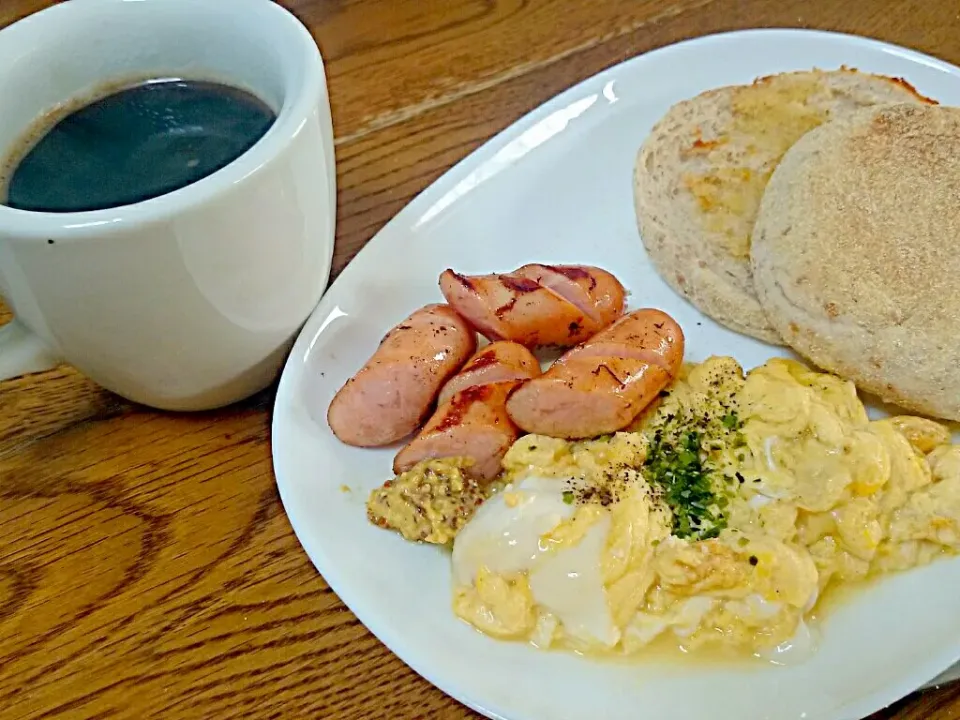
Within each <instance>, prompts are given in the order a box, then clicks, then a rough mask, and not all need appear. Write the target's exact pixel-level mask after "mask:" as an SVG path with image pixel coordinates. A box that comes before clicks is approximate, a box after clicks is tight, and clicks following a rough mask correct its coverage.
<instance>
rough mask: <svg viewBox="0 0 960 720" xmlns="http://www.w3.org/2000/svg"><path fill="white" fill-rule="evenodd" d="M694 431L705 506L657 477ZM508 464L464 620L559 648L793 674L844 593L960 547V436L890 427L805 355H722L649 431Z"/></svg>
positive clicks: (469, 569)
mask: <svg viewBox="0 0 960 720" xmlns="http://www.w3.org/2000/svg"><path fill="white" fill-rule="evenodd" d="M691 424H693V425H694V426H695V427H696V432H697V437H698V438H699V442H700V445H699V446H698V447H700V452H699V455H698V459H697V462H696V463H695V464H694V465H695V466H696V467H697V468H698V472H699V471H701V470H702V473H701V475H700V477H702V479H703V480H704V482H702V483H700V490H701V492H700V495H697V494H696V493H694V495H695V496H697V497H698V498H699V500H698V501H697V502H698V508H699V507H701V506H702V508H703V509H702V510H701V509H695V510H693V511H692V510H691V509H690V508H689V507H685V506H684V507H682V505H683V503H684V502H686V500H684V499H683V498H682V497H681V495H682V492H681V490H682V486H676V488H679V489H676V488H675V490H674V491H673V492H672V494H671V493H670V492H667V491H666V490H665V488H666V487H668V486H667V485H665V484H664V483H666V482H668V481H669V478H670V477H674V475H673V474H672V473H671V472H670V471H669V468H670V467H672V466H671V465H670V464H669V463H663V462H661V463H659V464H658V463H657V462H656V460H657V457H658V456H663V452H664V451H663V448H664V447H666V446H668V445H669V442H672V440H669V439H670V438H674V437H680V438H685V437H687V436H686V434H685V433H686V432H687V430H689V427H690V426H691ZM664 438H667V439H664ZM687 460H689V458H687ZM504 465H505V475H504V478H503V480H504V482H506V483H508V485H507V486H506V488H505V489H504V491H503V492H502V493H500V495H499V496H498V497H495V498H492V499H491V500H490V501H488V502H487V503H485V504H484V506H482V507H481V508H480V509H479V510H478V512H477V515H476V516H475V517H474V518H473V519H472V520H470V521H469V522H467V523H466V525H465V526H464V527H463V529H462V530H461V531H460V533H459V534H458V535H457V537H456V540H455V542H454V550H453V566H454V567H453V569H454V590H453V609H454V612H455V613H456V614H457V615H458V616H459V617H461V618H462V619H464V620H465V621H467V622H468V623H470V624H471V625H473V626H474V627H476V628H478V629H479V630H481V631H483V632H485V633H487V634H489V635H491V636H494V637H497V638H501V639H509V640H522V641H527V642H531V643H533V644H535V645H536V646H538V647H541V648H544V649H560V650H574V651H577V652H583V653H589V654H593V655H600V656H607V657H622V656H630V655H634V654H645V653H648V652H650V651H651V649H654V648H660V651H661V652H662V649H663V648H664V647H667V646H672V647H680V648H682V649H683V650H684V651H685V652H691V653H694V651H696V652H698V653H700V654H702V653H703V651H704V650H706V651H707V652H708V653H709V652H711V648H712V649H713V650H712V651H716V650H718V649H721V650H724V651H725V650H726V649H734V650H736V651H737V652H740V653H741V654H746V655H750V654H754V655H757V656H759V657H763V658H765V659H767V660H771V661H775V662H781V661H783V662H788V661H789V660H790V659H791V658H797V657H800V658H802V657H803V656H804V655H805V654H806V653H808V652H810V651H811V650H813V649H814V648H815V645H816V638H815V632H814V631H813V630H812V627H811V626H812V625H813V623H812V619H813V618H814V617H815V615H816V613H817V612H818V609H819V608H820V604H819V603H820V599H821V598H823V597H825V596H829V595H831V594H833V593H834V592H835V590H834V589H835V588H842V587H846V586H853V585H855V584H861V583H863V582H864V581H865V580H868V579H869V578H872V577H877V576H880V575H882V574H884V573H888V572H892V571H897V570H904V569H908V568H912V567H916V566H918V565H922V564H925V563H928V562H930V561H932V560H934V559H935V558H937V557H939V556H941V555H944V554H949V553H953V552H955V551H956V550H957V549H958V548H960V446H953V445H951V444H950V434H949V432H948V431H947V430H946V429H945V428H943V427H942V426H940V425H938V424H937V423H934V422H932V421H928V420H924V419H921V418H910V417H902V418H893V419H886V420H880V421H870V420H869V419H868V418H867V415H866V411H865V409H864V407H863V405H862V403H861V402H860V400H859V399H858V398H857V395H856V392H855V389H854V387H853V385H852V384H851V383H848V382H845V381H842V380H840V379H838V378H836V377H834V376H830V375H826V374H822V373H817V372H813V371H811V370H809V369H807V368H806V367H804V366H802V365H800V364H799V363H796V362H793V361H788V360H780V359H775V360H771V361H769V362H767V363H766V364H765V365H763V366H761V367H759V368H756V369H755V370H753V371H751V372H750V373H749V374H748V375H747V376H746V377H744V374H743V372H742V370H741V368H740V367H739V366H738V365H737V364H736V362H734V361H733V360H732V359H730V358H711V359H709V360H708V361H706V362H705V363H703V364H701V365H698V366H693V367H690V368H688V369H687V371H686V372H685V375H684V376H683V377H682V378H681V379H680V380H679V381H678V382H677V383H676V384H675V385H674V386H673V387H672V388H671V389H670V393H669V395H668V396H667V397H664V398H663V399H662V400H661V402H660V403H659V404H658V406H657V407H656V408H655V409H654V410H652V411H651V412H649V413H647V415H646V416H645V417H644V418H643V420H642V422H641V423H640V424H639V426H638V427H636V428H633V431H632V432H625V433H618V434H616V435H614V436H613V437H611V438H602V439H599V440H594V441H588V442H575V443H574V442H566V441H563V440H557V439H552V438H544V437H539V436H526V437H524V438H521V439H520V440H518V441H517V443H515V444H514V446H513V447H512V448H511V449H510V451H509V452H508V454H507V456H506V458H505V460H504ZM694 465H690V467H693V466H694ZM664 468H667V469H668V471H667V472H666V473H665V472H664ZM664 478H667V480H665V479H664ZM704 488H707V489H708V490H709V492H708V493H706V494H704V492H702V491H703V489H704ZM688 495H689V494H688ZM671 503H672V504H671ZM691 517H692V518H693V521H692V522H690V521H689V518H691ZM685 518H686V519H685Z"/></svg>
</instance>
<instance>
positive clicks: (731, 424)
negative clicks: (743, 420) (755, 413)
mask: <svg viewBox="0 0 960 720" xmlns="http://www.w3.org/2000/svg"><path fill="white" fill-rule="evenodd" d="M723 426H724V427H725V428H726V429H727V430H737V429H738V428H739V427H740V418H738V417H737V414H736V413H735V412H729V413H727V414H726V415H724V416H723Z"/></svg>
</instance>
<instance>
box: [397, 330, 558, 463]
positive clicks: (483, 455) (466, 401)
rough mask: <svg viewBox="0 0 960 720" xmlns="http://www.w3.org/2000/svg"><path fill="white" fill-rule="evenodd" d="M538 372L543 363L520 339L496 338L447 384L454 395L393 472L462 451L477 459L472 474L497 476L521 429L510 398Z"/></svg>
mask: <svg viewBox="0 0 960 720" xmlns="http://www.w3.org/2000/svg"><path fill="white" fill-rule="evenodd" d="M539 375H540V364H539V363H538V362H537V360H536V358H534V357H533V354H532V353H531V352H530V351H529V350H527V349H526V348H524V347H522V346H520V345H516V344H515V343H494V344H493V345H490V346H489V347H488V348H484V349H483V350H481V351H480V352H479V353H477V355H476V356H474V358H473V359H472V360H471V361H470V362H469V363H467V365H466V366H465V367H464V369H463V371H461V373H459V374H458V375H456V376H455V377H454V378H453V379H452V380H451V381H450V382H449V383H448V385H447V387H445V388H444V393H447V390H448V388H449V389H450V392H449V393H447V394H448V397H449V399H448V400H447V401H446V402H442V403H441V405H440V407H439V408H437V411H436V412H435V413H434V414H433V416H432V417H431V418H430V420H429V421H428V422H427V424H426V426H425V427H424V428H423V430H421V431H420V433H418V434H417V436H416V437H415V438H414V439H413V440H412V441H411V442H410V444H409V445H407V446H406V447H405V448H403V449H402V450H401V451H400V452H399V453H397V456H396V458H395V459H394V463H393V470H394V472H395V473H397V474H398V475H399V474H400V473H402V472H405V471H406V470H409V469H410V468H411V467H413V466H414V465H416V464H417V463H418V462H421V461H423V460H428V459H429V460H433V459H440V458H454V457H459V458H469V459H470V460H472V461H473V464H472V465H471V466H469V467H468V468H466V470H465V472H466V473H467V474H468V475H469V476H471V477H474V478H476V479H478V480H481V481H487V480H492V479H493V478H495V477H496V476H497V475H498V474H499V473H500V469H501V464H500V463H501V461H502V460H503V456H504V455H505V454H506V452H507V450H509V449H510V446H511V445H512V444H513V443H514V441H515V440H516V439H517V437H518V436H519V434H520V431H519V430H518V429H517V426H516V425H514V424H513V422H511V420H510V417H509V416H508V415H507V410H506V403H507V398H508V397H509V395H510V393H511V392H512V391H513V390H514V389H516V388H517V387H518V386H519V385H521V384H522V383H523V382H525V381H526V380H528V379H529V378H534V377H537V376H539Z"/></svg>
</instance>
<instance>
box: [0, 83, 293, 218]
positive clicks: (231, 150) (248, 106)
mask: <svg viewBox="0 0 960 720" xmlns="http://www.w3.org/2000/svg"><path fill="white" fill-rule="evenodd" d="M275 120H276V114H275V113H274V112H273V110H271V109H270V107H268V106H267V105H266V104H265V103H264V102H262V101H261V100H260V99H259V98H256V97H254V96H253V95H251V94H250V93H248V92H245V91H243V90H239V89H237V88H234V87H230V86H228V85H221V84H219V83H214V82H202V81H194V80H157V81H151V82H147V83H143V84H142V85H137V86H135V87H130V88H127V89H125V90H121V91H119V92H116V93H113V94H111V95H108V96H106V97H104V98H103V99H101V100H97V101H96V102H93V103H91V104H89V105H86V106H85V107H81V108H80V109H78V110H76V111H75V112H72V113H70V114H69V115H67V116H66V117H64V118H63V119H61V120H59V122H57V123H56V124H55V125H53V126H52V127H51V128H50V130H49V131H48V132H46V134H44V135H43V136H42V137H41V139H40V141H39V142H37V143H36V144H35V145H34V146H33V147H32V148H31V149H30V150H29V152H27V153H26V155H25V156H24V157H23V159H22V160H20V162H19V163H17V164H16V165H15V166H14V169H13V172H12V174H11V175H10V176H9V182H8V183H7V187H6V199H5V200H4V204H6V205H8V206H10V207H14V208H19V209H22V210H35V211H44V212H79V211H83V210H101V209H103V208H111V207H117V206H119V205H129V204H131V203H136V202H140V201H142V200H148V199H149V198H153V197H157V196H158V195H163V194H164V193H168V192H172V191H173V190H176V189H178V188H182V187H184V186H186V185H190V184H191V183H194V182H196V181H197V180H200V179H201V178H203V177H205V176H207V175H210V174H211V173H213V172H215V171H217V170H219V169H220V168H222V167H223V166H224V165H227V164H228V163H231V162H233V161H234V160H236V159H237V158H238V157H239V156H240V155H242V154H243V153H244V152H246V151H247V150H248V149H249V148H250V147H252V146H253V145H254V143H256V142H257V140H259V139H260V138H261V137H263V135H264V134H265V133H266V132H267V130H269V129H270V126H271V125H272V124H273V122H274V121H275Z"/></svg>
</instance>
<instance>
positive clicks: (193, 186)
mask: <svg viewBox="0 0 960 720" xmlns="http://www.w3.org/2000/svg"><path fill="white" fill-rule="evenodd" d="M128 2H133V3H135V4H137V5H139V4H142V3H176V2H180V3H183V4H193V5H195V4H196V3H198V2H205V3H206V4H207V5H209V6H211V7H215V8H224V9H227V7H228V6H229V10H230V12H231V13H236V12H237V10H238V9H240V8H241V6H246V7H247V8H250V9H252V10H255V11H257V12H261V13H264V15H265V17H264V18H263V20H264V21H269V22H272V23H273V27H274V28H276V29H278V30H279V31H280V32H283V33H285V34H286V35H287V36H288V37H287V38H286V40H287V42H288V43H289V45H288V47H290V48H291V53H292V55H293V56H294V57H295V58H296V63H297V65H298V69H299V71H300V73H299V77H298V78H297V83H298V84H297V86H296V87H295V88H293V90H292V92H289V93H287V94H286V96H285V97H284V99H283V102H282V103H281V105H280V107H279V108H278V109H277V117H276V120H275V121H274V122H273V124H272V125H271V126H270V128H269V129H268V130H267V132H266V133H265V134H264V135H263V137H261V138H260V139H259V140H258V141H257V142H256V143H255V144H254V145H252V146H251V147H250V148H248V149H247V150H246V151H245V152H244V153H242V154H241V155H240V156H238V157H237V158H236V159H234V160H233V161H231V162H229V163H228V164H227V165H225V166H223V167H222V168H219V169H218V170H216V171H214V172H212V173H210V174H209V175H205V176H203V177H201V178H200V179H199V180H196V181H194V182H192V183H190V184H189V185H185V186H183V187H181V188H177V189H176V190H172V191H170V192H166V193H163V194H162V195H157V196H155V197H151V198H148V199H146V200H141V201H140V202H136V203H129V204H124V205H117V206H115V207H110V208H103V209H99V210H84V211H80V212H45V211H36V210H22V209H18V208H12V207H10V206H8V205H4V204H2V203H0V232H3V233H4V234H6V233H10V236H9V237H5V238H3V239H4V240H6V241H8V242H9V241H13V242H17V241H22V242H38V241H46V240H48V239H49V237H50V236H55V237H56V238H57V240H58V241H61V240H69V239H71V238H72V237H79V236H83V235H85V234H88V232H87V231H93V232H94V233H96V234H97V235H101V234H102V233H103V232H104V230H107V229H108V228H109V229H110V230H119V229H122V228H127V227H129V226H130V225H142V224H147V223H151V222H157V221H162V220H164V219H167V218H169V217H171V216H173V215H176V214H179V213H181V212H183V211H186V210H190V209H192V208H195V207H198V206H201V205H204V204H206V203H208V202H210V201H213V200H216V199H217V198H218V197H220V196H221V195H223V194H224V193H226V192H229V191H230V190H231V189H232V188H233V187H234V186H236V185H238V184H240V183H242V182H244V181H245V180H247V179H248V178H249V177H251V176H253V175H256V174H257V173H258V172H259V171H260V170H261V169H263V168H264V167H265V166H267V165H269V164H270V163H271V162H272V161H273V160H274V159H276V157H277V156H278V155H280V154H281V153H282V151H283V149H284V147H285V146H287V145H289V143H290V141H291V140H292V139H293V138H294V137H295V136H296V135H297V133H298V132H299V131H300V129H301V128H302V127H303V125H304V124H305V123H306V121H307V118H308V117H309V115H310V113H311V112H313V110H314V108H315V107H316V105H317V103H318V101H319V99H320V96H321V94H322V92H323V86H324V82H325V77H324V66H323V58H322V57H321V55H320V50H319V48H318V47H317V44H316V42H315V41H314V39H313V36H312V35H311V34H310V32H309V30H307V28H306V27H305V26H304V25H303V24H302V23H301V22H300V20H298V19H297V17H296V16H295V15H293V13H291V12H290V11H288V10H287V9H286V8H284V7H282V6H280V5H279V4H277V3H275V2H273V1H272V0H231V1H230V3H229V4H227V3H224V2H223V0H85V1H84V2H65V3H58V4H56V5H53V6H51V7H48V8H46V9H44V10H40V11H39V12H36V13H33V14H32V15H28V16H27V17H25V18H23V19H21V20H19V21H17V22H15V23H13V24H12V25H10V26H9V27H8V28H4V29H2V30H0V43H2V42H3V34H4V33H7V32H10V33H16V32H20V33H27V34H31V33H36V32H37V28H39V27H40V24H41V23H47V22H64V21H67V22H69V17H70V16H71V15H73V16H76V15H77V14H83V13H84V12H86V11H87V10H88V9H89V8H90V7H92V6H93V5H99V6H103V5H122V4H125V3H128ZM104 80H109V78H104Z"/></svg>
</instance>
